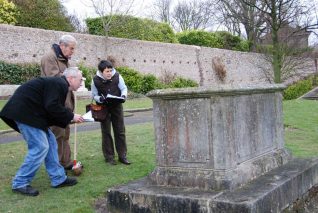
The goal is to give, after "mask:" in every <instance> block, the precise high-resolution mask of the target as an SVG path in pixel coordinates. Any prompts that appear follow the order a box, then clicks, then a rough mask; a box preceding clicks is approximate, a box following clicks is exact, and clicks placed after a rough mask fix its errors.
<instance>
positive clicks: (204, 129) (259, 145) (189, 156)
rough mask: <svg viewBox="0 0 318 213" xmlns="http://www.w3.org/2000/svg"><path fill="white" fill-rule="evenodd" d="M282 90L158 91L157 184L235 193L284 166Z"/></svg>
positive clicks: (266, 87)
mask: <svg viewBox="0 0 318 213" xmlns="http://www.w3.org/2000/svg"><path fill="white" fill-rule="evenodd" d="M283 89H284V86H282V85H265V84H264V85H244V86H241V85H225V86H218V87H212V88H211V87H210V88H204V87H202V88H196V89H192V88H187V89H171V90H156V91H152V92H151V93H149V94H148V96H149V97H150V98H152V99H153V112H154V127H155V137H156V159H157V160H156V162H157V166H156V168H155V170H154V171H153V172H152V173H151V175H150V176H149V177H150V180H151V181H152V183H153V184H155V185H161V186H173V187H192V188H199V189H201V190H211V189H214V190H221V189H234V188H237V187H239V186H241V185H242V184H245V183H247V182H249V181H250V180H252V179H254V178H257V177H258V176H260V175H262V174H264V173H266V172H268V171H270V170H272V169H274V168H276V167H278V166H281V165H283V164H285V163H286V162H287V161H288V159H289V158H290V155H289V154H288V152H287V151H286V150H285V149H284V139H283V121H282V95H281V92H282V90H283Z"/></svg>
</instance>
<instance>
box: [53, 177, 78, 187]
mask: <svg viewBox="0 0 318 213" xmlns="http://www.w3.org/2000/svg"><path fill="white" fill-rule="evenodd" d="M75 184H77V180H76V178H74V177H67V178H66V180H65V181H64V182H63V183H61V184H59V185H57V186H53V188H60V187H64V186H73V185H75Z"/></svg>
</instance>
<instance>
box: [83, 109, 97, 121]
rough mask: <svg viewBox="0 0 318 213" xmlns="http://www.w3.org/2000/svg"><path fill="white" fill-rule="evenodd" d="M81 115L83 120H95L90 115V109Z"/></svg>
mask: <svg viewBox="0 0 318 213" xmlns="http://www.w3.org/2000/svg"><path fill="white" fill-rule="evenodd" d="M82 117H83V118H84V122H94V121H95V120H94V118H93V116H92V111H88V112H87V113H85V114H84V115H82Z"/></svg>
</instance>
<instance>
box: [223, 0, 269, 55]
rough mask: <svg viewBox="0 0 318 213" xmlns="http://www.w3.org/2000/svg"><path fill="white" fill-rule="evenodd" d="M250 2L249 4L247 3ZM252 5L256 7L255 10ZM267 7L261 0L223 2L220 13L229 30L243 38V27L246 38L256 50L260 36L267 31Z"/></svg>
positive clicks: (228, 0) (226, 0) (225, 0)
mask: <svg viewBox="0 0 318 213" xmlns="http://www.w3.org/2000/svg"><path fill="white" fill-rule="evenodd" d="M246 2H248V4H247V3H246ZM252 5H256V6H257V7H258V8H260V9H257V8H255V7H254V6H252ZM266 9H267V5H266V3H265V2H264V1H259V0H223V1H219V2H218V11H219V14H221V19H220V20H219V21H221V22H222V23H223V24H224V25H225V26H226V27H227V29H228V30H229V31H230V32H231V33H233V34H236V35H239V36H242V34H243V33H242V26H243V29H244V30H245V33H246V38H247V39H248V41H249V42H250V44H251V49H255V45H256V43H258V41H259V38H260V36H261V35H262V33H263V32H264V30H265V27H266V25H265V17H264V16H265V14H264V12H263V11H266Z"/></svg>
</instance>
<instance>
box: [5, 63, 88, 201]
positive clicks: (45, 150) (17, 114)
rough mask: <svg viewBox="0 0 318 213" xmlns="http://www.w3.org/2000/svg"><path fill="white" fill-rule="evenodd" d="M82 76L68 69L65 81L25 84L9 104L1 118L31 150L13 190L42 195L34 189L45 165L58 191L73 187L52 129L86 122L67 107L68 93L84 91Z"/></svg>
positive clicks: (53, 79)
mask: <svg viewBox="0 0 318 213" xmlns="http://www.w3.org/2000/svg"><path fill="white" fill-rule="evenodd" d="M81 80H82V73H81V71H80V70H78V69H77V68H76V67H75V68H67V69H66V70H65V71H64V73H63V76H62V77H39V78H35V79H33V80H30V81H28V82H26V83H24V84H22V85H21V86H20V87H19V88H18V89H17V90H16V91H15V92H14V94H13V96H12V97H11V98H10V99H9V101H8V102H7V103H6V104H5V106H4V107H3V109H2V111H1V112H0V118H1V119H2V120H4V122H6V123H7V124H8V125H9V126H10V127H12V128H13V129H14V130H16V131H18V132H20V133H21V134H22V135H23V138H24V139H25V141H26V143H27V147H28V152H27V155H26V157H25V158H24V162H23V164H22V165H21V167H20V168H19V170H18V171H17V173H16V175H15V177H14V179H13V181H12V190H13V191H14V192H17V193H21V194H23V195H28V196H37V195H38V194H39V191H38V190H36V189H34V188H32V186H31V185H30V184H31V182H32V180H33V178H34V176H35V174H36V172H37V171H38V170H39V168H40V166H41V165H42V163H43V162H44V163H45V168H46V171H47V173H48V175H49V177H50V180H51V186H52V187H54V188H58V187H62V186H72V185H75V184H76V183H77V180H76V178H72V177H67V176H66V174H65V171H64V168H63V167H62V166H61V164H60V163H59V160H58V155H57V151H56V150H57V147H56V139H55V136H54V135H53V133H52V131H51V130H50V128H49V127H50V126H51V125H56V126H59V127H61V128H65V126H66V125H68V124H69V123H70V122H71V121H72V120H73V121H74V122H83V118H82V116H81V115H78V114H74V113H73V112H71V111H70V110H69V109H67V108H66V107H65V106H64V103H65V99H66V96H67V93H68V91H75V90H77V89H78V88H79V87H80V84H81Z"/></svg>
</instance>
